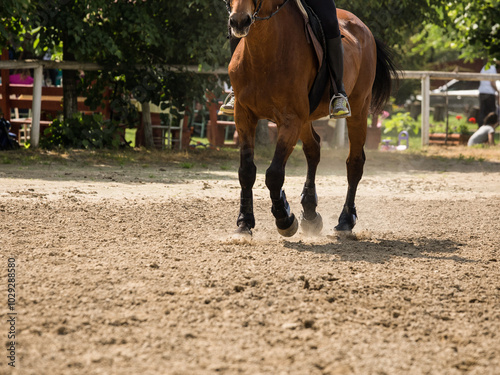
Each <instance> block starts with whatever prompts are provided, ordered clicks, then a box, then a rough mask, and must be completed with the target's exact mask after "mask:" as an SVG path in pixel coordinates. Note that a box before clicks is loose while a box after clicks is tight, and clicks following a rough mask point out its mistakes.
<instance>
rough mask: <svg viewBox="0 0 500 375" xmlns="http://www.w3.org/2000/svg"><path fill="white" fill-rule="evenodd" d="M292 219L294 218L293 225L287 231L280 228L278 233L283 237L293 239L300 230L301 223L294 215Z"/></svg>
mask: <svg viewBox="0 0 500 375" xmlns="http://www.w3.org/2000/svg"><path fill="white" fill-rule="evenodd" d="M292 217H293V221H292V225H290V226H289V227H288V228H286V229H280V228H278V233H279V234H281V235H282V236H283V237H292V236H293V235H294V234H295V233H297V230H298V229H299V221H298V220H297V218H296V217H295V215H294V214H292Z"/></svg>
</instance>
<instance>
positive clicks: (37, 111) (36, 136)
mask: <svg viewBox="0 0 500 375" xmlns="http://www.w3.org/2000/svg"><path fill="white" fill-rule="evenodd" d="M42 82H43V65H39V66H37V67H36V68H35V77H33V103H32V105H33V107H32V109H31V112H32V113H31V115H32V120H31V147H38V143H39V141H40V116H41V112H42Z"/></svg>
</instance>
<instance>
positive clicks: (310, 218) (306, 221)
mask: <svg viewBox="0 0 500 375" xmlns="http://www.w3.org/2000/svg"><path fill="white" fill-rule="evenodd" d="M300 139H301V140H302V144H303V151H304V154H305V156H306V159H307V178H306V183H305V184H304V189H303V190H302V195H301V200H300V203H301V204H302V208H303V212H302V220H301V222H300V226H301V227H302V230H303V232H304V233H306V234H310V235H316V234H319V232H321V229H323V219H322V218H321V215H320V214H319V213H317V212H316V206H317V205H318V195H317V194H316V183H315V180H316V170H317V168H318V164H319V160H320V137H319V135H318V133H316V131H315V130H314V129H313V127H312V124H311V123H309V124H307V125H306V126H304V128H303V130H302V132H301V134H300Z"/></svg>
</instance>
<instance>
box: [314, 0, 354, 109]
mask: <svg viewBox="0 0 500 375" xmlns="http://www.w3.org/2000/svg"><path fill="white" fill-rule="evenodd" d="M306 1H307V3H308V4H309V6H310V7H311V8H312V9H313V11H314V13H316V15H317V16H318V17H319V19H320V21H321V25H322V26H323V32H324V33H325V39H326V49H327V51H326V56H327V61H328V65H329V66H330V70H331V72H332V76H333V79H334V81H335V85H336V86H337V91H338V93H339V96H336V97H334V98H333V100H332V102H333V103H332V109H331V112H330V117H336V118H342V117H349V116H350V115H351V111H350V109H349V104H348V102H347V94H346V92H345V88H344V82H343V76H344V47H343V45H342V36H341V35H340V28H339V21H338V19H337V7H336V6H335V2H334V1H333V0H306Z"/></svg>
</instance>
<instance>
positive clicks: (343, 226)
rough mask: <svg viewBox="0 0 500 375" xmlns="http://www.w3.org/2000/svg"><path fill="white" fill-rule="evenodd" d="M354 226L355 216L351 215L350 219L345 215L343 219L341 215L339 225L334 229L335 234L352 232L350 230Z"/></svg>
mask: <svg viewBox="0 0 500 375" xmlns="http://www.w3.org/2000/svg"><path fill="white" fill-rule="evenodd" d="M355 225H356V215H351V217H348V215H345V217H343V216H342V215H341V216H340V218H339V223H338V225H337V226H336V227H335V230H336V231H337V232H352V228H354V226H355Z"/></svg>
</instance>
